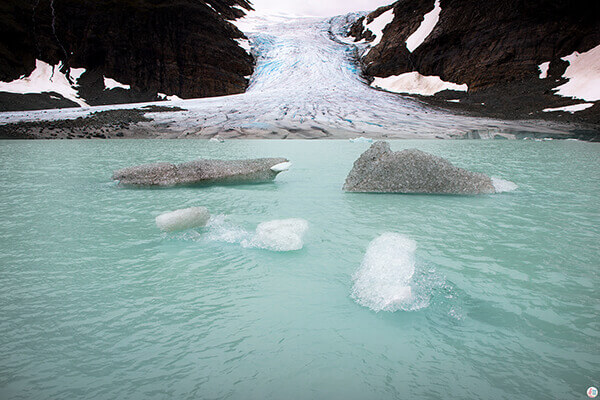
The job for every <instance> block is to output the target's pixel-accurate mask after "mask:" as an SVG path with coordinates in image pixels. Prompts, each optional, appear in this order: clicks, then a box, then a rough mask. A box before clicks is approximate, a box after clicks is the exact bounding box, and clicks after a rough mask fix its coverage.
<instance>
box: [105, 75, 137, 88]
mask: <svg viewBox="0 0 600 400" xmlns="http://www.w3.org/2000/svg"><path fill="white" fill-rule="evenodd" d="M117 88H119V89H125V90H130V89H131V85H125V84H123V83H120V82H117V81H116V80H114V79H111V78H107V77H104V90H112V89H117Z"/></svg>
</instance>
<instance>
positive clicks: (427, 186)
mask: <svg viewBox="0 0 600 400" xmlns="http://www.w3.org/2000/svg"><path fill="white" fill-rule="evenodd" d="M344 190H345V191H349V192H380V193H447V194H484V193H496V192H497V190H496V188H495V187H494V184H493V181H492V179H491V178H490V177H489V176H487V175H485V174H482V173H478V172H470V171H467V170H465V169H462V168H458V167H455V166H454V165H452V164H451V163H450V162H449V161H447V160H445V159H443V158H441V157H436V156H434V155H431V154H428V153H425V152H422V151H420V150H416V149H410V150H403V151H398V152H393V151H391V150H390V146H389V144H388V143H387V142H376V143H374V144H373V145H372V146H371V147H370V148H369V149H368V150H367V151H365V152H364V153H363V154H362V155H361V156H360V157H359V159H358V160H356V161H355V162H354V167H353V168H352V170H351V171H350V173H349V174H348V177H347V178H346V183H345V184H344Z"/></svg>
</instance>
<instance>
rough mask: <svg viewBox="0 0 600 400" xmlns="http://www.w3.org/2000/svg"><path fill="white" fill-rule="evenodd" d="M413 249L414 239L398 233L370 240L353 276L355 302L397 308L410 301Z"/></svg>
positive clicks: (371, 306) (383, 309)
mask: <svg viewBox="0 0 600 400" xmlns="http://www.w3.org/2000/svg"><path fill="white" fill-rule="evenodd" d="M416 249H417V243H416V242H415V241H414V240H412V239H410V238H409V237H407V236H405V235H401V234H398V233H392V232H388V233H384V234H383V235H381V236H379V237H378V238H376V239H375V240H373V241H372V242H371V243H370V244H369V247H368V248H367V252H366V253H365V256H364V258H363V261H362V264H361V265H360V268H359V269H358V270H357V271H356V273H355V274H354V277H353V280H354V286H353V288H352V297H353V298H354V299H355V300H356V302H357V303H358V304H360V305H362V306H365V307H368V308H370V309H371V310H373V311H397V310H399V309H401V308H403V307H404V306H406V305H407V304H409V303H410V302H411V300H412V297H413V295H412V288H411V286H410V283H411V278H412V276H413V274H414V273H415V251H416Z"/></svg>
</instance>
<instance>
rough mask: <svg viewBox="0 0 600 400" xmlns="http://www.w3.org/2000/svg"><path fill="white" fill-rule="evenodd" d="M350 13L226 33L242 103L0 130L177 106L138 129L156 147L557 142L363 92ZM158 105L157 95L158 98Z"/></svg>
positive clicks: (255, 17) (16, 118) (42, 115)
mask: <svg viewBox="0 0 600 400" xmlns="http://www.w3.org/2000/svg"><path fill="white" fill-rule="evenodd" d="M360 15H362V14H359V13H353V14H348V15H344V16H338V17H333V18H322V17H292V16H285V15H264V14H260V13H257V12H253V13H250V14H249V15H248V16H247V17H245V18H243V19H242V20H239V21H236V22H235V24H236V25H237V26H238V27H239V28H240V29H241V30H242V31H243V32H244V33H245V34H246V36H247V37H248V39H249V47H247V49H249V50H250V51H251V52H252V54H253V56H254V57H255V59H256V68H255V71H254V74H253V75H252V76H251V77H250V82H249V87H248V90H247V91H246V93H243V94H239V95H230V96H223V97H212V98H202V99H189V100H182V99H179V98H177V97H170V99H171V100H170V101H166V102H164V101H163V102H157V103H138V104H122V105H110V106H97V107H82V108H70V109H61V110H43V111H27V112H3V113H0V124H6V123H14V122H27V121H40V120H54V119H75V118H78V117H84V116H87V115H89V114H90V113H92V112H97V111H105V110H111V109H127V108H140V107H143V106H146V105H150V104H157V105H168V104H172V105H177V106H178V107H181V108H183V109H184V110H183V111H177V112H162V113H152V112H148V113H147V114H146V115H147V116H148V117H149V118H152V119H153V121H152V122H145V123H143V124H142V126H143V128H144V129H148V130H149V131H153V132H159V133H160V135H164V136H165V137H188V138H193V137H198V138H206V139H210V138H212V137H215V136H216V135H219V138H222V139H229V138H244V137H249V138H279V139H285V138H290V139H291V138H310V139H319V138H345V139H350V138H356V137H358V136H369V137H375V138H381V137H387V138H435V137H437V138H452V137H462V136H463V135H465V134H468V133H469V132H473V131H476V132H477V133H478V135H479V137H481V138H486V137H494V136H496V135H502V136H505V137H508V138H514V137H515V136H516V135H518V134H521V135H522V134H526V133H528V132H546V133H552V132H563V131H564V130H563V129H561V128H560V126H555V125H553V124H552V123H548V122H539V121H537V122H536V121H502V120H494V119H489V118H478V117H470V116H465V115H459V114H455V113H451V112H449V111H445V110H443V109H439V108H435V107H432V106H428V105H425V104H424V103H422V102H420V101H419V100H418V99H415V98H411V97H407V96H402V95H398V94H394V93H387V92H384V91H381V90H377V89H375V88H372V87H370V82H368V81H367V80H366V79H365V78H363V77H362V76H361V72H360V66H359V58H360V55H361V54H364V53H365V52H366V51H369V49H370V48H371V45H370V44H369V43H364V42H363V43H352V42H351V41H349V40H348V38H346V37H345V32H346V30H347V28H348V26H349V24H350V23H352V22H353V21H355V20H356V19H357V18H358V17H359V16H360ZM165 96H167V95H165Z"/></svg>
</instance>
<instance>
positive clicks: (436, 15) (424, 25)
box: [406, 0, 442, 53]
mask: <svg viewBox="0 0 600 400" xmlns="http://www.w3.org/2000/svg"><path fill="white" fill-rule="evenodd" d="M441 11H442V7H440V0H435V4H434V6H433V10H431V11H430V12H428V13H427V14H425V15H424V16H423V22H421V25H419V27H418V28H417V30H416V31H415V32H414V33H413V34H412V35H410V36H409V37H408V39H406V48H407V49H408V51H410V52H411V53H412V52H413V51H415V50H416V49H417V47H419V46H420V45H421V44H423V42H424V41H425V39H427V36H429V35H430V34H431V32H433V28H435V26H436V25H437V23H438V21H439V20H440V12H441Z"/></svg>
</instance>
